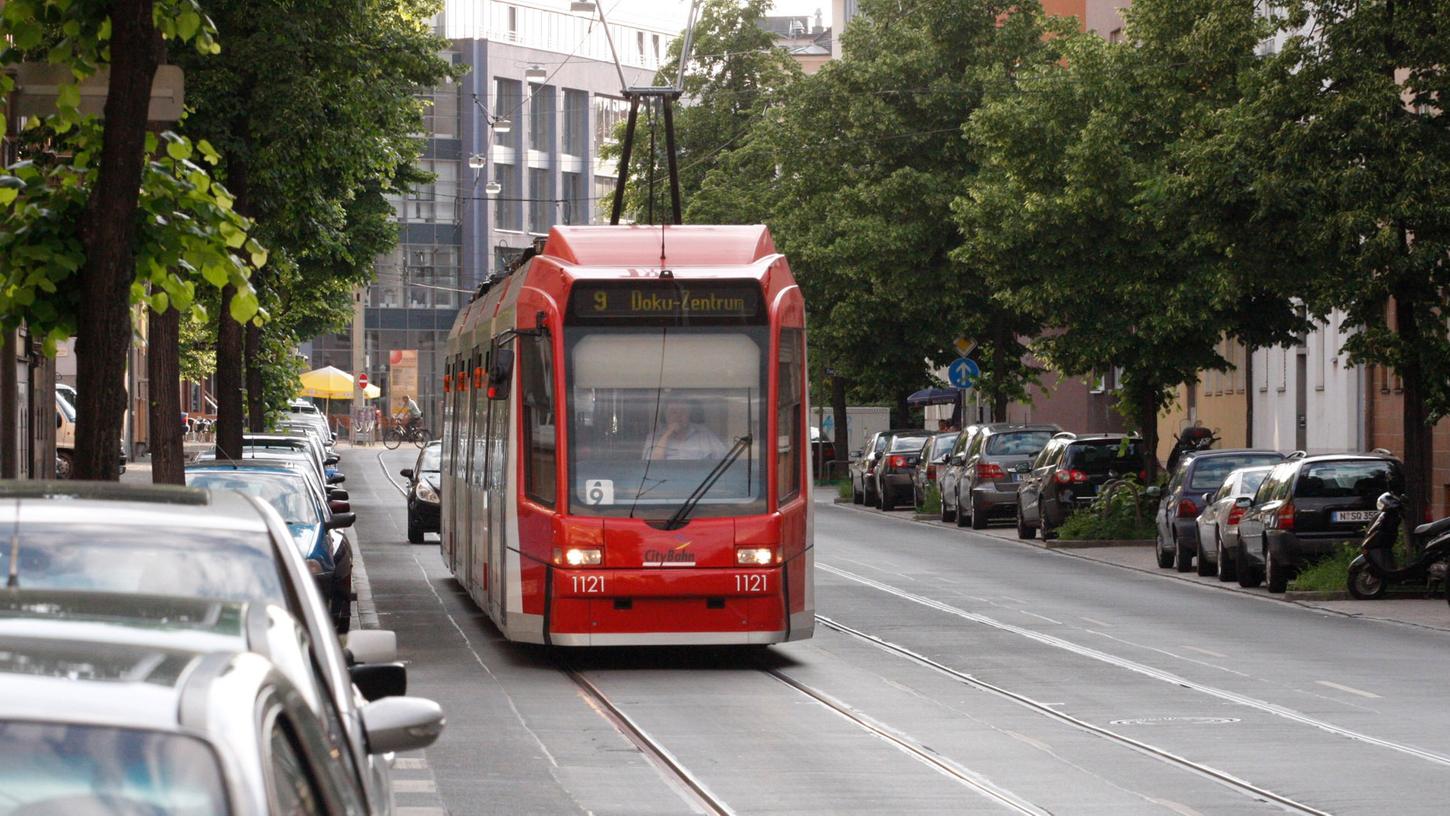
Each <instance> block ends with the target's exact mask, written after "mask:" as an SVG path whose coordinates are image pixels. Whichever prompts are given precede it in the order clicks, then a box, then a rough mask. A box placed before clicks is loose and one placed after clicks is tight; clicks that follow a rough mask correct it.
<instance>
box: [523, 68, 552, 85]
mask: <svg viewBox="0 0 1450 816" xmlns="http://www.w3.org/2000/svg"><path fill="white" fill-rule="evenodd" d="M548 78H549V72H548V71H545V70H544V66H542V65H530V66H529V67H528V70H526V71H524V79H527V80H528V81H530V82H543V81H544V80H546V79H548Z"/></svg>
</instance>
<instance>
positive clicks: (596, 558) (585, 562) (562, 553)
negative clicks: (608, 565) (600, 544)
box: [554, 547, 604, 567]
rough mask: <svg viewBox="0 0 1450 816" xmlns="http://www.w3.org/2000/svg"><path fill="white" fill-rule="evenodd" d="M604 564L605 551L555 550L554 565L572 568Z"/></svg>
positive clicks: (585, 549)
mask: <svg viewBox="0 0 1450 816" xmlns="http://www.w3.org/2000/svg"><path fill="white" fill-rule="evenodd" d="M603 562H604V551H603V550H601V549H599V548H597V547H568V548H566V549H561V548H559V547H555V548H554V563H555V564H562V565H566V566H570V567H596V566H598V565H600V564H601V563H603Z"/></svg>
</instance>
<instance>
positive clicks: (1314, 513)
mask: <svg viewBox="0 0 1450 816" xmlns="http://www.w3.org/2000/svg"><path fill="white" fill-rule="evenodd" d="M1404 485H1405V479H1404V472H1403V468H1402V466H1401V464H1400V461H1399V460H1398V459H1396V458H1394V457H1393V456H1390V455H1388V454H1381V453H1368V454H1326V455H1321V456H1305V457H1299V458H1293V459H1289V460H1288V461H1285V462H1283V463H1282V464H1279V465H1276V466H1275V467H1274V469H1273V470H1272V471H1270V472H1269V475H1268V476H1266V477H1265V478H1264V481H1263V483H1262V484H1260V485H1259V489H1258V491H1257V492H1255V493H1254V501H1253V504H1252V505H1251V506H1250V507H1249V508H1248V509H1247V510H1246V511H1245V512H1244V515H1243V518H1242V519H1240V520H1239V548H1238V552H1237V553H1235V554H1234V560H1235V561H1236V562H1237V567H1238V580H1239V585H1240V586H1246V587H1248V586H1258V585H1259V583H1260V582H1261V581H1262V582H1266V583H1267V584H1268V585H1269V591H1270V592H1283V591H1284V590H1285V589H1286V588H1287V587H1288V585H1289V581H1290V579H1292V578H1293V577H1294V574H1295V573H1296V572H1297V571H1298V570H1300V569H1302V568H1303V567H1304V566H1306V565H1308V564H1310V563H1312V562H1313V561H1315V560H1317V559H1319V558H1323V557H1325V556H1327V555H1330V554H1332V553H1333V552H1334V551H1335V550H1336V549H1338V548H1339V547H1340V545H1342V544H1344V543H1345V542H1351V541H1358V540H1359V539H1360V538H1361V536H1363V534H1364V528H1365V527H1366V526H1368V525H1369V523H1370V522H1372V521H1374V519H1375V517H1376V516H1378V515H1379V511H1378V510H1376V509H1375V500H1376V499H1377V498H1379V495H1380V494H1381V493H1384V492H1386V491H1391V492H1394V493H1401V492H1403V491H1404V489H1405V487H1404Z"/></svg>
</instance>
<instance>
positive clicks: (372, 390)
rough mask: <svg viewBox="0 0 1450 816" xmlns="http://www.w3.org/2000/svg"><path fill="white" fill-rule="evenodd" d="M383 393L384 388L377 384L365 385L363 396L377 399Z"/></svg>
mask: <svg viewBox="0 0 1450 816" xmlns="http://www.w3.org/2000/svg"><path fill="white" fill-rule="evenodd" d="M382 395H383V389H381V388H379V387H377V386H376V385H366V386H363V397H365V398H366V399H377V398H378V397H381V396H382Z"/></svg>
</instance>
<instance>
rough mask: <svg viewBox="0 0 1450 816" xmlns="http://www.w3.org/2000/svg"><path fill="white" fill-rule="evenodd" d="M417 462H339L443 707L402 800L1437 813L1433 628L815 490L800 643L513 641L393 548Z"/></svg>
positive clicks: (436, 808)
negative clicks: (1096, 558) (1354, 614)
mask: <svg viewBox="0 0 1450 816" xmlns="http://www.w3.org/2000/svg"><path fill="white" fill-rule="evenodd" d="M415 455H416V451H415V450H413V451H409V450H400V451H397V452H386V451H381V452H380V451H378V450H376V449H374V450H367V449H357V450H352V451H349V452H347V453H346V458H345V460H344V462H343V465H344V467H346V469H347V473H348V480H349V481H348V485H347V487H348V488H350V491H351V494H352V504H353V507H354V509H355V510H357V513H358V523H357V527H356V528H355V536H356V540H357V541H359V542H360V543H361V548H362V552H363V555H364V557H365V561H366V570H367V574H368V577H369V581H370V583H371V593H372V598H373V603H374V604H375V605H376V610H377V615H378V621H379V625H381V626H382V627H384V628H390V629H393V630H395V631H396V632H397V633H398V639H399V647H400V650H401V651H402V653H403V656H404V658H405V659H406V660H408V661H409V662H410V667H409V671H410V685H411V689H410V691H411V692H412V693H416V694H421V695H424V696H428V697H432V698H434V699H436V700H438V701H439V703H441V704H442V705H443V707H444V709H445V711H446V713H447V717H448V728H447V731H446V732H445V733H444V735H443V737H442V739H441V740H440V741H439V742H438V743H437V744H436V745H435V746H434V747H433V748H430V749H429V750H428V751H427V752H426V759H424V760H412V762H414V763H415V771H416V773H415V775H416V776H419V778H418V779H410V780H409V781H408V783H407V784H408V786H409V787H408V788H407V790H406V791H405V792H404V793H403V794H400V799H399V801H400V804H403V805H406V806H408V807H409V808H410V809H409V810H407V811H405V813H407V814H417V815H418V816H424V814H437V813H449V814H458V815H460V816H461V815H462V814H484V813H488V814H522V813H550V814H553V813H590V814H663V813H669V814H676V813H681V814H685V813H738V814H756V813H778V814H797V813H801V814H806V813H809V814H843V813H893V814H894V813H910V814H915V813H942V814H947V813H950V814H977V813H1018V814H1113V815H1114V816H1121V815H1125V814H1189V815H1191V814H1230V813H1233V814H1238V813H1244V814H1252V813H1283V812H1289V813H1333V814H1376V815H1379V814H1406V815H1407V814H1445V813H1450V705H1447V700H1446V696H1447V682H1446V679H1447V678H1450V634H1447V633H1445V632H1441V631H1434V630H1429V629H1424V628H1418V627H1413V626H1405V625H1398V624H1393V623H1386V622H1381V621H1373V620H1365V619H1359V618H1351V617H1345V616H1342V615H1336V614H1330V613H1326V612H1322V611H1316V610H1312V609H1305V608H1302V607H1298V606H1294V605H1292V604H1285V603H1280V602H1276V601H1269V600H1263V599H1259V598H1255V597H1252V596H1249V595H1246V594H1243V593H1232V592H1222V591H1218V590H1216V589H1214V588H1212V587H1199V586H1194V585H1191V584H1188V583H1185V582H1182V581H1174V580H1169V579H1166V578H1162V577H1158V576H1155V575H1151V574H1145V573H1142V572H1136V571H1132V570H1127V569H1122V568H1119V567H1114V566H1112V565H1106V564H1099V563H1094V562H1092V561H1088V560H1084V559H1081V558H1072V557H1069V556H1065V555H1062V554H1059V553H1054V552H1049V551H1046V550H1042V549H1038V548H1035V547H1031V546H1025V545H1022V544H1019V543H1016V542H1012V541H1004V540H1002V539H1000V538H994V537H991V536H985V535H982V534H979V533H973V532H971V531H969V530H956V529H943V528H939V527H936V528H934V527H929V526H926V525H922V524H915V523H912V522H910V521H908V520H907V519H906V517H905V516H906V514H903V513H898V514H882V513H880V512H877V511H869V510H863V509H858V508H853V507H845V506H834V505H832V504H830V503H829V502H830V499H831V498H832V497H831V496H828V495H821V496H818V503H817V513H816V523H815V530H816V546H817V548H818V549H817V564H818V572H817V575H816V586H817V593H816V600H817V604H818V608H817V610H816V612H817V614H818V615H819V616H820V619H819V621H818V626H817V629H816V636H815V638H814V639H812V640H809V641H805V642H802V643H793V644H789V645H785V646H776V647H771V648H769V649H766V650H763V651H757V652H752V651H749V650H729V649H650V650H639V649H633V650H606V651H595V652H577V651H567V650H554V651H550V650H546V649H543V648H542V647H537V646H524V645H513V644H509V643H507V642H505V641H504V640H503V639H502V638H501V637H500V635H499V633H498V631H497V630H496V629H495V628H494V627H493V625H492V624H491V623H490V622H489V621H488V619H487V618H486V617H485V616H484V615H483V614H482V613H480V612H479V611H478V609H477V608H475V607H474V606H473V604H472V602H471V601H470V600H469V599H468V597H467V596H466V595H464V594H463V593H462V592H461V591H460V590H459V588H458V586H457V585H456V584H455V583H454V582H453V580H452V579H451V578H450V577H449V576H448V574H447V572H446V571H445V570H444V568H443V564H442V562H441V560H440V559H439V555H438V547H437V544H436V540H435V539H434V537H433V536H429V539H430V543H428V544H424V545H409V544H408V543H406V536H405V510H404V506H403V500H402V496H401V493H400V492H399V490H398V488H397V486H396V482H397V481H399V480H400V479H399V477H398V476H397V472H398V470H399V469H400V468H403V467H408V466H410V465H411V464H412V462H411V459H412V457H413V456H415ZM410 796H411V797H412V798H408V797H410Z"/></svg>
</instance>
